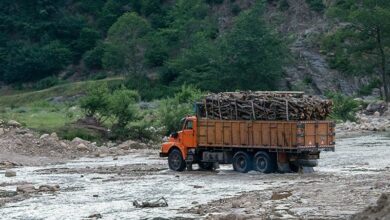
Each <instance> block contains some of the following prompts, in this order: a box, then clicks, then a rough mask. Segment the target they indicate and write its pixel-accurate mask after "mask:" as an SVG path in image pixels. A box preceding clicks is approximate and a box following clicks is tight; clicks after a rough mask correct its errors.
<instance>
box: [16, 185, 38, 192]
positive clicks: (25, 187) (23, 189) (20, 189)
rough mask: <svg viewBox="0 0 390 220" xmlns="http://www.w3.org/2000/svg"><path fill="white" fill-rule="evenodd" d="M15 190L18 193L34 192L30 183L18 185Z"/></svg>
mask: <svg viewBox="0 0 390 220" xmlns="http://www.w3.org/2000/svg"><path fill="white" fill-rule="evenodd" d="M16 192H19V193H35V192H36V189H35V187H34V186H33V185H31V184H25V185H20V186H17V187H16Z"/></svg>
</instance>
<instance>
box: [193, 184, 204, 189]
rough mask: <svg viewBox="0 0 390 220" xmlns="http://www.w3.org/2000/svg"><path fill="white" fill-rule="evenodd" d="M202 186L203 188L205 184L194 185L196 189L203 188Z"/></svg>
mask: <svg viewBox="0 0 390 220" xmlns="http://www.w3.org/2000/svg"><path fill="white" fill-rule="evenodd" d="M201 188H203V186H199V185H194V189H201Z"/></svg>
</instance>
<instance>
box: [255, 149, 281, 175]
mask: <svg viewBox="0 0 390 220" xmlns="http://www.w3.org/2000/svg"><path fill="white" fill-rule="evenodd" d="M275 162H276V161H275V160H273V159H272V157H271V156H270V155H269V154H268V153H267V152H263V151H259V152H257V153H256V154H255V157H254V160H253V167H254V168H255V170H256V171H259V172H262V173H271V172H274V171H275V168H276V164H275Z"/></svg>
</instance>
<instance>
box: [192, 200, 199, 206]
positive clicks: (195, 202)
mask: <svg viewBox="0 0 390 220" xmlns="http://www.w3.org/2000/svg"><path fill="white" fill-rule="evenodd" d="M191 204H192V205H197V204H199V202H197V201H193V202H191Z"/></svg>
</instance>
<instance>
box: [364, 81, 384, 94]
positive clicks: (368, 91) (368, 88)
mask: <svg viewBox="0 0 390 220" xmlns="http://www.w3.org/2000/svg"><path fill="white" fill-rule="evenodd" d="M380 86H381V81H380V79H374V80H372V81H371V82H370V83H368V84H367V85H364V86H362V87H361V88H360V89H359V91H358V93H359V95H370V94H371V93H372V90H373V89H375V88H379V87H380Z"/></svg>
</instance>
